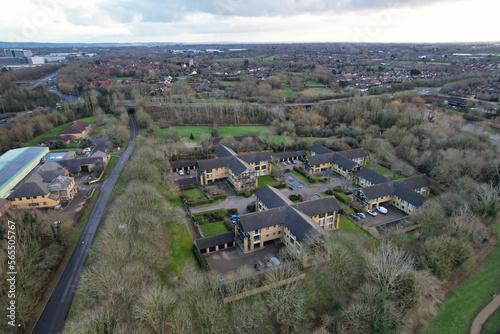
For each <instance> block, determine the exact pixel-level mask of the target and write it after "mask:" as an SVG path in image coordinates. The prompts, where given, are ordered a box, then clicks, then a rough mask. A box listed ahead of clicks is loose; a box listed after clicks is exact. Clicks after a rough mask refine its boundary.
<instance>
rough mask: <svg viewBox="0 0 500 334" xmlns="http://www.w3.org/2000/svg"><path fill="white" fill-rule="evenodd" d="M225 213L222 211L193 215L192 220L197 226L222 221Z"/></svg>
mask: <svg viewBox="0 0 500 334" xmlns="http://www.w3.org/2000/svg"><path fill="white" fill-rule="evenodd" d="M226 215H227V211H226V210H224V209H218V210H212V211H207V212H200V213H195V214H193V220H194V221H195V222H197V223H198V224H206V223H213V222H218V221H221V220H224V217H226Z"/></svg>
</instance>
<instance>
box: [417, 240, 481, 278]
mask: <svg viewBox="0 0 500 334" xmlns="http://www.w3.org/2000/svg"><path fill="white" fill-rule="evenodd" d="M422 253H423V256H424V258H425V262H426V264H427V265H428V267H429V268H430V269H431V270H432V272H433V273H434V275H436V276H437V277H438V278H441V279H443V278H446V277H448V276H449V275H450V274H451V273H452V272H453V270H455V269H457V268H459V267H461V266H462V265H463V264H464V263H465V262H466V261H467V260H468V259H470V258H471V257H472V255H473V254H474V253H473V250H472V247H471V245H470V243H469V242H467V241H466V240H463V239H456V238H452V237H450V236H447V235H440V236H438V237H431V238H429V239H427V240H426V242H425V244H424V246H423V252H422Z"/></svg>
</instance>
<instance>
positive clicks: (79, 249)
mask: <svg viewBox="0 0 500 334" xmlns="http://www.w3.org/2000/svg"><path fill="white" fill-rule="evenodd" d="M129 116H130V142H129V145H128V147H127V149H126V150H125V151H124V152H123V155H122V157H121V158H120V160H118V163H117V164H116V166H115V168H114V169H113V171H112V172H111V173H110V175H109V177H108V178H107V179H106V181H104V184H103V186H102V188H101V192H100V194H99V197H98V198H97V201H96V203H95V205H94V209H93V210H92V212H91V214H90V216H89V219H88V221H87V224H86V225H85V227H84V229H83V232H82V234H81V236H80V239H79V240H78V243H77V245H76V246H75V249H74V250H73V253H72V254H71V257H70V259H69V261H68V264H67V265H66V268H65V269H64V272H63V273H62V275H61V278H60V279H59V282H58V283H57V285H56V287H55V289H54V291H53V292H52V296H51V297H50V299H49V301H48V303H47V305H46V306H45V309H44V310H43V312H42V314H41V316H40V318H39V319H38V322H37V324H36V327H35V329H34V331H33V333H35V334H55V333H59V332H61V331H62V329H63V326H64V322H65V320H66V316H67V315H68V312H69V309H70V307H71V302H72V301H73V297H74V295H75V290H76V286H77V283H78V277H79V276H80V272H81V270H82V268H83V266H84V265H85V262H86V261H87V257H88V254H89V250H90V247H91V246H92V243H93V242H94V238H95V235H96V233H97V229H98V228H99V225H100V224H101V221H102V220H103V216H104V215H105V208H106V206H107V204H108V200H109V196H110V195H111V193H112V191H113V189H114V187H115V184H116V181H117V180H118V177H119V176H120V174H121V172H122V170H123V167H124V166H125V164H126V163H127V161H128V159H129V158H130V155H131V154H132V152H133V151H134V141H135V139H136V137H137V135H138V132H139V129H138V126H137V123H136V121H135V117H134V115H133V114H130V113H129Z"/></svg>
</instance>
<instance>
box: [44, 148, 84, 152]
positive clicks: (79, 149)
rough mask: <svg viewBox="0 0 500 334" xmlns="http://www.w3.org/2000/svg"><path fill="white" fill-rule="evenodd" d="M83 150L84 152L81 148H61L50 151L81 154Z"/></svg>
mask: <svg viewBox="0 0 500 334" xmlns="http://www.w3.org/2000/svg"><path fill="white" fill-rule="evenodd" d="M81 150H82V149H81V148H60V149H57V150H50V152H68V151H73V152H79V151H81Z"/></svg>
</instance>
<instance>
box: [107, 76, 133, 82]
mask: <svg viewBox="0 0 500 334" xmlns="http://www.w3.org/2000/svg"><path fill="white" fill-rule="evenodd" d="M132 79H133V77H118V78H111V79H109V80H111V81H122V80H132Z"/></svg>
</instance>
